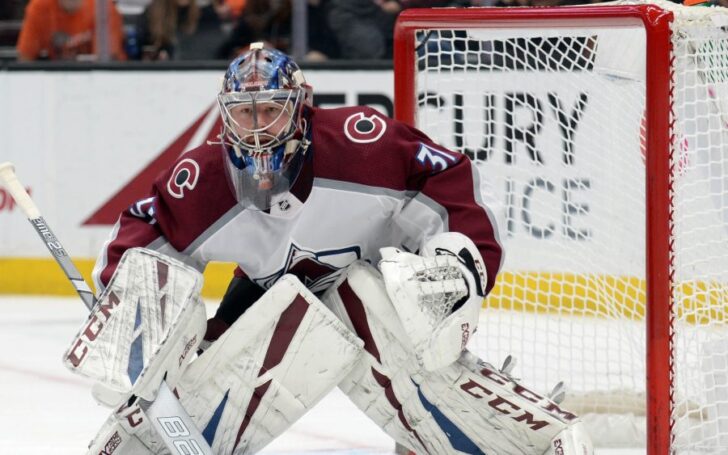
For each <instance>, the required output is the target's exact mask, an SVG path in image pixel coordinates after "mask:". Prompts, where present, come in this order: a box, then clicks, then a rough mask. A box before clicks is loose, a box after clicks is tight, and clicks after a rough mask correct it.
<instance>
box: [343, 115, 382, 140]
mask: <svg viewBox="0 0 728 455" xmlns="http://www.w3.org/2000/svg"><path fill="white" fill-rule="evenodd" d="M385 131H387V123H386V122H385V121H384V120H383V119H382V118H381V117H379V116H377V115H375V114H372V115H371V116H369V117H367V116H366V115H364V113H363V112H357V113H356V114H352V115H350V116H349V117H347V119H346V121H345V122H344V134H346V137H348V138H349V140H350V141H351V142H356V143H357V144H368V143H370V142H376V141H378V140H379V138H381V137H382V135H383V134H384V132H385Z"/></svg>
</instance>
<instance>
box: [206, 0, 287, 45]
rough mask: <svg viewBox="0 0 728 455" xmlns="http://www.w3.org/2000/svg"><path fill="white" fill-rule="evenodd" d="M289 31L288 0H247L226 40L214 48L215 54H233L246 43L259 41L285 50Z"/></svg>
mask: <svg viewBox="0 0 728 455" xmlns="http://www.w3.org/2000/svg"><path fill="white" fill-rule="evenodd" d="M290 35H291V2H290V0H247V1H246V2H245V7H244V8H243V11H242V13H241V15H240V17H239V18H238V21H237V22H236V23H235V27H234V28H233V30H232V32H231V33H230V36H229V38H228V40H227V41H226V42H225V43H223V45H222V46H221V47H220V49H219V50H218V55H217V56H218V57H219V58H224V59H228V58H233V57H235V56H236V55H237V54H239V53H240V52H241V51H243V50H245V49H247V47H248V45H249V44H250V43H253V42H256V41H263V42H265V43H267V45H268V46H269V47H275V48H277V49H281V50H284V51H287V50H288V48H289V46H290Z"/></svg>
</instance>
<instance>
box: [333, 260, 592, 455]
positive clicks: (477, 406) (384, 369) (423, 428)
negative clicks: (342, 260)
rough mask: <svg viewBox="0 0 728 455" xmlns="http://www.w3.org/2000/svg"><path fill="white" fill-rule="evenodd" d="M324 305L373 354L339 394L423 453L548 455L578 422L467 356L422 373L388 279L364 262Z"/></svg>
mask: <svg viewBox="0 0 728 455" xmlns="http://www.w3.org/2000/svg"><path fill="white" fill-rule="evenodd" d="M323 300H324V302H325V303H326V304H327V305H329V306H330V307H332V309H333V311H334V312H335V313H336V314H337V315H339V316H340V317H341V318H342V320H344V322H345V323H346V324H347V325H348V326H349V327H350V328H352V330H355V331H356V333H357V334H358V335H359V336H360V337H361V338H362V339H364V342H365V345H364V347H365V351H366V354H365V355H363V356H362V358H361V360H360V361H359V364H358V365H357V366H356V368H355V369H354V370H353V371H352V372H351V373H350V374H349V375H348V376H347V377H346V378H345V379H344V380H343V381H342V383H341V384H340V388H341V389H342V391H344V392H345V393H346V394H347V395H348V396H349V397H350V399H351V400H352V401H353V402H354V403H355V404H356V405H357V406H358V407H359V408H360V409H361V410H362V411H363V412H365V413H366V414H367V415H368V416H369V417H370V418H371V419H372V420H373V421H374V422H375V423H377V424H378V425H379V426H380V427H381V428H382V429H383V430H384V431H385V432H387V433H388V434H389V435H390V436H392V437H393V438H394V439H395V440H396V441H397V442H399V443H401V444H403V445H405V446H407V447H409V448H411V449H413V450H415V451H416V452H417V453H437V454H457V453H468V454H478V453H508V454H544V453H546V451H547V450H549V448H550V447H551V444H552V441H554V440H556V438H557V436H558V435H560V434H561V435H563V434H567V433H564V432H565V431H566V430H567V429H568V428H570V427H572V426H573V425H575V424H576V423H577V422H578V419H577V417H576V416H575V415H574V414H571V413H569V412H567V411H564V410H562V409H561V408H559V406H558V405H557V404H556V403H553V402H552V401H550V400H548V399H547V398H545V397H544V396H542V395H539V394H537V393H534V392H532V391H530V390H529V389H528V388H526V387H524V386H523V385H520V384H518V383H516V382H515V381H513V380H512V379H511V378H510V377H509V376H507V375H503V374H501V373H500V372H498V371H497V370H496V369H495V368H493V367H491V366H489V365H487V364H485V363H483V362H481V361H480V360H479V359H478V358H477V357H475V356H473V355H472V354H470V353H469V352H467V351H465V352H464V353H463V355H462V356H461V357H460V359H459V360H458V362H456V363H454V364H452V365H449V366H447V367H443V368H440V369H438V370H436V371H428V370H427V369H425V368H423V366H422V365H421V363H420V362H419V361H418V359H417V357H416V354H415V352H414V350H413V346H412V344H411V343H410V342H409V337H408V336H406V335H404V336H403V335H402V334H403V333H404V328H403V327H402V326H401V324H400V323H399V320H398V319H397V318H395V317H393V316H395V315H396V311H395V310H394V308H393V307H392V304H391V302H389V299H388V297H387V292H386V290H385V288H384V284H383V283H382V281H381V276H380V275H379V274H378V272H377V271H376V270H375V269H373V268H372V267H371V266H369V265H367V264H365V263H355V264H354V265H352V266H350V267H349V269H348V270H347V273H346V275H345V276H343V277H341V278H340V279H339V281H337V283H336V284H335V285H334V286H333V287H332V289H330V290H329V291H327V293H326V294H325V295H324V297H323ZM587 441H588V439H587ZM585 444H586V443H585ZM565 453H569V452H565ZM579 453H580V454H582V455H589V454H591V452H589V451H584V452H579Z"/></svg>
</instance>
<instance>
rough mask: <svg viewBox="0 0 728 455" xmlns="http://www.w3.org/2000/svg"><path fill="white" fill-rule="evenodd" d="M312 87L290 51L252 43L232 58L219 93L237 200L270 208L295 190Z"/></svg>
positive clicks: (227, 158) (226, 159)
mask: <svg viewBox="0 0 728 455" xmlns="http://www.w3.org/2000/svg"><path fill="white" fill-rule="evenodd" d="M311 93H312V92H311V86H310V85H308V84H307V83H306V81H305V79H304V78H303V73H302V72H301V70H300V69H299V67H298V65H296V63H294V62H293V60H291V58H290V57H289V56H287V55H286V54H284V53H282V52H280V51H277V50H275V49H264V48H263V47H262V43H253V44H252V45H251V46H250V51H248V52H246V53H245V54H243V55H241V56H240V57H238V58H236V59H235V60H233V62H232V63H231V64H230V66H229V67H228V70H227V73H226V74H225V79H224V81H223V85H222V90H221V91H220V94H219V95H218V97H217V100H218V105H219V107H220V114H221V116H222V121H223V131H222V135H221V140H222V143H223V149H224V153H225V155H226V157H225V161H226V162H227V166H226V168H227V169H228V174H229V176H230V178H231V181H232V185H233V189H234V191H235V195H236V197H237V199H238V201H239V202H240V203H241V204H243V205H244V206H246V207H247V208H253V209H258V210H267V209H269V208H270V207H271V205H272V204H273V203H274V201H273V199H274V197H275V196H276V195H277V194H281V193H285V192H287V191H288V190H290V188H291V186H292V185H293V183H294V182H295V180H296V177H297V176H298V173H299V171H300V170H301V165H302V163H303V161H304V157H305V154H306V150H307V149H308V145H309V140H308V134H309V130H310V128H309V126H310V125H309V122H308V121H307V119H306V112H305V111H306V109H305V108H306V107H307V106H311V96H312V95H311Z"/></svg>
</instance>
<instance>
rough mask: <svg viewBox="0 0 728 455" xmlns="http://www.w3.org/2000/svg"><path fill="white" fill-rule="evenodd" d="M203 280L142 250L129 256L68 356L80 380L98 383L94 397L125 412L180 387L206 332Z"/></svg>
mask: <svg viewBox="0 0 728 455" xmlns="http://www.w3.org/2000/svg"><path fill="white" fill-rule="evenodd" d="M201 287H202V275H200V273H199V272H198V271H197V270H195V269H192V268H191V267H188V266H186V265H184V264H182V263H181V262H179V261H177V260H175V259H172V258H170V257H167V256H164V255H162V254H160V253H157V252H155V251H151V250H145V249H142V248H134V249H130V250H128V251H126V252H125V253H124V256H123V257H122V258H121V262H120V263H119V266H118V268H117V269H116V272H115V273H114V276H113V277H112V278H111V281H110V283H109V286H108V287H107V288H106V289H105V291H104V293H103V294H102V295H101V297H100V298H99V300H98V302H97V304H96V306H95V307H94V308H93V309H92V310H91V314H90V315H89V317H88V319H87V321H86V322H85V323H84V325H83V326H82V327H81V329H80V330H79V332H78V334H77V335H76V337H75V338H74V340H73V341H72V343H71V346H70V347H69V348H68V350H67V351H66V353H65V354H64V357H63V360H64V364H65V365H66V366H67V367H68V368H69V369H70V370H71V371H73V372H74V373H77V374H80V375H82V376H85V377H88V378H91V379H93V380H95V381H96V385H95V386H94V388H93V394H94V397H95V398H96V399H97V401H99V402H100V403H102V404H105V405H107V406H110V407H118V406H119V405H120V404H121V403H124V402H126V401H127V400H128V399H129V397H130V396H131V395H136V396H140V397H142V398H144V399H146V400H150V401H151V400H153V399H154V396H155V394H156V392H157V390H158V389H159V384H160V383H161V382H162V378H164V376H165V375H166V377H167V382H168V383H169V384H170V385H173V384H174V383H175V382H176V380H177V379H178V378H179V376H180V375H181V373H182V371H183V370H184V368H185V367H186V366H187V364H188V362H189V359H190V357H191V354H192V353H194V352H195V351H196V348H197V345H198V344H199V343H200V342H201V341H202V337H203V335H204V333H205V325H206V317H205V306H204V304H203V302H202V300H201V299H200V289H201Z"/></svg>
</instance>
